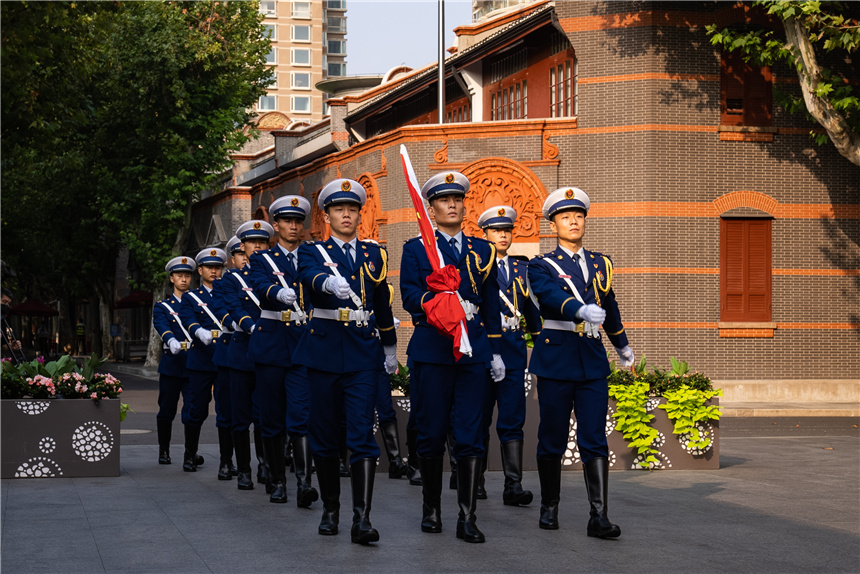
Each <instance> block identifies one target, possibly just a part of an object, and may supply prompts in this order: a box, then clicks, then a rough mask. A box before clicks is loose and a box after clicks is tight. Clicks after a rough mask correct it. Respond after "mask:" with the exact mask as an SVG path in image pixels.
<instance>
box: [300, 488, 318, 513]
mask: <svg viewBox="0 0 860 574" xmlns="http://www.w3.org/2000/svg"><path fill="white" fill-rule="evenodd" d="M319 499H320V495H319V493H318V492H317V490H316V489H315V488H311V489H308V490H306V491H305V492H303V493H301V494H298V495H296V506H298V507H299V508H310V506H311V504H313V503H314V502H316V501H317V500H319Z"/></svg>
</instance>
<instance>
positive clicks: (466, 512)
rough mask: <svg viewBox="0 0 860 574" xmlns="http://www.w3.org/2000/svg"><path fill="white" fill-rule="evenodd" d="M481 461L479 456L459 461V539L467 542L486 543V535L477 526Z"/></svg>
mask: <svg viewBox="0 0 860 574" xmlns="http://www.w3.org/2000/svg"><path fill="white" fill-rule="evenodd" d="M480 465H481V459H480V458H479V457H477V456H464V457H463V458H461V459H459V460H457V505H458V506H459V507H460V515H459V517H458V518H457V538H460V539H462V540H464V541H466V542H484V541H485V540H486V538H484V533H483V532H481V531H480V530H478V526H477V525H476V524H475V519H476V517H475V506H476V505H477V503H478V499H477V497H476V494H477V491H478V479H479V474H480Z"/></svg>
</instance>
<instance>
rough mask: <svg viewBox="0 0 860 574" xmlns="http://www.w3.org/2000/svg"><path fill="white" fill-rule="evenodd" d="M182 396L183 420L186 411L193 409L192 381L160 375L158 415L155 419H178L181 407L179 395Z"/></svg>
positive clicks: (186, 378) (185, 378)
mask: <svg viewBox="0 0 860 574" xmlns="http://www.w3.org/2000/svg"><path fill="white" fill-rule="evenodd" d="M180 394H181V395H182V419H183V420H185V417H186V415H185V411H187V410H190V409H191V381H190V380H189V379H188V377H174V376H171V375H162V374H159V375H158V414H157V415H155V418H157V419H161V420H167V421H172V420H173V419H174V418H176V409H177V408H178V407H179V395H180Z"/></svg>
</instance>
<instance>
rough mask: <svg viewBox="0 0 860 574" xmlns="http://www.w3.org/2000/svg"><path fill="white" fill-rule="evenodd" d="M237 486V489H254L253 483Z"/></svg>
mask: <svg viewBox="0 0 860 574" xmlns="http://www.w3.org/2000/svg"><path fill="white" fill-rule="evenodd" d="M238 488H239V490H254V485H253V484H251V485H248V486H243V485H239V487H238Z"/></svg>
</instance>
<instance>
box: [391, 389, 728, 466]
mask: <svg viewBox="0 0 860 574" xmlns="http://www.w3.org/2000/svg"><path fill="white" fill-rule="evenodd" d="M536 383H537V377H535V376H534V375H531V374H529V373H526V380H525V381H524V392H525V394H526V422H525V425H523V434H524V435H525V439H524V442H523V470H537V431H538V425H539V423H540V407H539V405H538V400H537V384H536ZM392 400H393V402H394V409H395V410H396V411H397V425H398V427H399V429H400V443H401V445H400V446H401V449H402V454H403V456H404V457H405V456H406V454H407V452H406V421H407V420H408V419H409V398H408V397H397V396H395V397H392ZM665 403H666V399H664V398H662V397H655V398H653V399H649V400H648V405H647V409H648V412H649V413H650V414H652V415H654V420H653V421H651V426H652V427H653V428H655V429H657V431H658V432H659V433H660V435H659V436H658V439H657V442H658V445H657V447H656V448H657V450H658V451H659V452H658V454H656V455H655V457H656V458H657V459H658V460H659V461H660V462H659V464H657V465H655V466H654V468H655V469H662V470H716V469H718V468H720V425H719V421H714V422H711V423H707V424H703V425H701V427H702V428H701V432H704V433H708V434H709V435H710V436H711V438H712V443H711V446H710V447H709V448H708V449H707V450H705V451H704V452H690V451H689V450H687V449H686V448H685V447H684V446H683V443H682V442H681V440H680V438H681V437H679V436H678V435H676V434H674V433H673V432H672V430H673V426H672V421H670V420H669V417H668V415H667V414H666V411H664V410H663V409H660V408H657V406H658V405H660V404H665ZM707 404H709V405H711V404H714V405H719V398H718V397H715V398H713V399H712V400H710V401H708V403H707ZM614 412H615V400H614V399H611V398H610V399H609V411H608V412H607V413H606V439H607V442H608V444H609V465H610V468H611V469H612V470H639V469H641V467H639V466H638V465H636V464H635V461H636V456H637V455H636V451H635V450H634V449H631V448H630V447H629V446H628V445H627V442H626V441H625V440H624V438H623V437H622V436H621V433H620V432H618V431H616V430H615V419H614V418H612V413H614ZM377 440H378V442H379V445H380V449H382V456H381V457H380V459H379V467H378V471H382V470H385V471H387V470H388V461H387V460H385V450H384V448H383V447H382V437H379V438H378V439H377ZM489 455H490V458H489V461H488V462H487V468H488V469H489V470H502V457H501V454H500V452H499V440H498V437H497V436H496V420H495V413H494V415H493V423H492V425H491V427H490V446H489ZM447 458H448V457H447V456H446V457H445V461H446V462H445V464H446V467H447ZM581 468H582V461H581V460H580V455H579V449H578V447H577V444H576V419H575V418H574V416H573V413H571V418H570V438H569V440H568V448H567V451H566V452H565V454H564V458H563V459H562V469H564V470H579V469H581Z"/></svg>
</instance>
